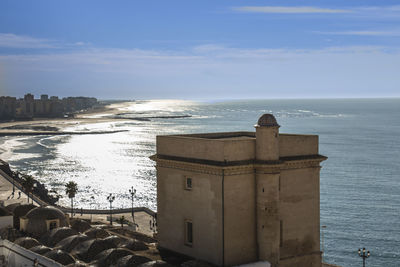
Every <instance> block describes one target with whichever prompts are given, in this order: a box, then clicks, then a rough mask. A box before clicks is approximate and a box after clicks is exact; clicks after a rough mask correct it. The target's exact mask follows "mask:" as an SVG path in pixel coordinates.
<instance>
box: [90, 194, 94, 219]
mask: <svg viewBox="0 0 400 267" xmlns="http://www.w3.org/2000/svg"><path fill="white" fill-rule="evenodd" d="M90 199H91V200H92V202H90V221H92V219H93V210H92V204H94V196H91V197H90Z"/></svg>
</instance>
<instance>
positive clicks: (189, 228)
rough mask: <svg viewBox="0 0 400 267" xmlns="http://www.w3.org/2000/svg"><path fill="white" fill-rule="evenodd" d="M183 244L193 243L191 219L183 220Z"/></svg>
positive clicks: (189, 244) (190, 244)
mask: <svg viewBox="0 0 400 267" xmlns="http://www.w3.org/2000/svg"><path fill="white" fill-rule="evenodd" d="M185 245H188V246H192V245H193V223H192V221H189V220H186V221H185Z"/></svg>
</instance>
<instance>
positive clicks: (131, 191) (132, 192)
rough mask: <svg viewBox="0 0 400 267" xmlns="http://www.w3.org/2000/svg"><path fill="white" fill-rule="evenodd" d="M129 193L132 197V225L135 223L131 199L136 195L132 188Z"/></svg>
mask: <svg viewBox="0 0 400 267" xmlns="http://www.w3.org/2000/svg"><path fill="white" fill-rule="evenodd" d="M129 193H130V194H131V197H132V220H133V223H135V214H134V211H133V198H134V197H135V195H136V189H133V186H132V187H131V189H129Z"/></svg>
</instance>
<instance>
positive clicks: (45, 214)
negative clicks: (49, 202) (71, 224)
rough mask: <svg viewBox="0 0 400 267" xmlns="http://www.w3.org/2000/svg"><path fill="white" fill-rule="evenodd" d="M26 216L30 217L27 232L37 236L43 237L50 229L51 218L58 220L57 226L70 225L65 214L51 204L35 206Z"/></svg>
mask: <svg viewBox="0 0 400 267" xmlns="http://www.w3.org/2000/svg"><path fill="white" fill-rule="evenodd" d="M25 218H26V219H28V223H27V226H26V229H25V230H26V232H27V233H29V234H31V235H33V236H35V237H41V236H42V235H43V234H45V233H46V232H47V231H48V225H47V224H48V221H49V220H57V221H58V223H57V227H63V226H68V222H67V218H66V216H65V214H64V213H63V212H62V211H61V210H59V209H57V208H55V207H51V206H47V207H37V208H34V209H32V210H30V211H29V212H28V213H27V214H26V215H25Z"/></svg>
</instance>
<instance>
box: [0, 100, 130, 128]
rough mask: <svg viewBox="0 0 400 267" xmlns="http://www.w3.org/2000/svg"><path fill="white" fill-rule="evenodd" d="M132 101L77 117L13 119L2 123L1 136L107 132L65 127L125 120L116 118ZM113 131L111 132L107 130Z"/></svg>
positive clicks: (111, 105)
mask: <svg viewBox="0 0 400 267" xmlns="http://www.w3.org/2000/svg"><path fill="white" fill-rule="evenodd" d="M131 105H132V102H120V103H113V104H109V105H106V106H104V107H101V108H97V109H91V110H89V111H86V112H82V113H79V114H76V115H75V118H35V119H34V120H31V121H12V122H3V123H0V136H6V135H57V134H88V133H92V134H98V133H105V132H98V133H97V132H71V131H66V130H65V129H66V128H68V127H72V126H77V125H83V124H91V123H101V122H109V121H114V120H125V119H123V118H116V115H117V114H120V113H123V112H126V111H127V110H128V107H129V106H131ZM107 133H111V132H107Z"/></svg>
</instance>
